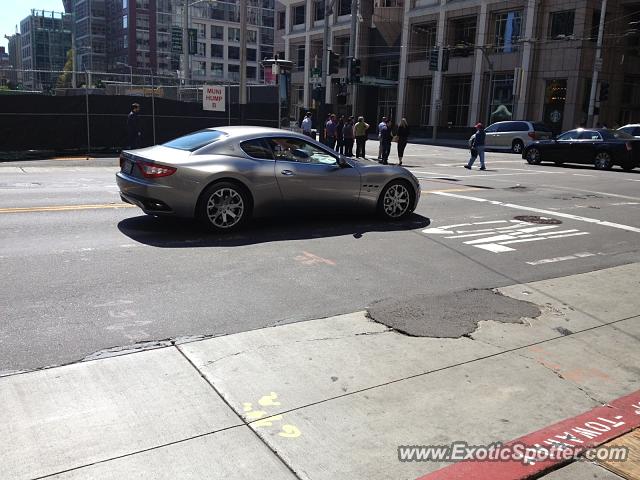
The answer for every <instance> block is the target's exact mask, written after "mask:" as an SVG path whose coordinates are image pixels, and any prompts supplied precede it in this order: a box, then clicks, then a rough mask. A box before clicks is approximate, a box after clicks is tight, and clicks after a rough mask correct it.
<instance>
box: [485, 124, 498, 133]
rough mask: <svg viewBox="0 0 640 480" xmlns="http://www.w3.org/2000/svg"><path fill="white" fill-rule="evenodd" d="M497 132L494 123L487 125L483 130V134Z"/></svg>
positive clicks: (496, 126)
mask: <svg viewBox="0 0 640 480" xmlns="http://www.w3.org/2000/svg"><path fill="white" fill-rule="evenodd" d="M497 131H498V125H496V124H495V123H494V124H493V125H489V126H488V127H487V128H485V129H484V133H496V132H497Z"/></svg>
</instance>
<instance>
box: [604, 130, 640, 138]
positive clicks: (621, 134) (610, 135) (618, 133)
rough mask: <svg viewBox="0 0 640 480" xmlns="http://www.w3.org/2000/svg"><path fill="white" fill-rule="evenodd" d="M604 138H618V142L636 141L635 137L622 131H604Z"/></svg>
mask: <svg viewBox="0 0 640 480" xmlns="http://www.w3.org/2000/svg"><path fill="white" fill-rule="evenodd" d="M602 136H603V137H604V138H606V139H612V138H617V139H618V140H634V139H635V137H634V136H633V135H629V134H628V133H626V132H623V131H621V130H603V131H602Z"/></svg>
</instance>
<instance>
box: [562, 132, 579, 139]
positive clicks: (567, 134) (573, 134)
mask: <svg viewBox="0 0 640 480" xmlns="http://www.w3.org/2000/svg"><path fill="white" fill-rule="evenodd" d="M578 135H579V133H578V130H569V131H568V132H565V133H563V134H562V135H560V136H559V137H558V140H577V139H578Z"/></svg>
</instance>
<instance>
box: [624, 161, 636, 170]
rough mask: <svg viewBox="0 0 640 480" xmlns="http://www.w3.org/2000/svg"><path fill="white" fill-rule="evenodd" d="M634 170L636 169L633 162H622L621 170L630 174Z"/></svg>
mask: <svg viewBox="0 0 640 480" xmlns="http://www.w3.org/2000/svg"><path fill="white" fill-rule="evenodd" d="M634 168H636V165H635V163H633V162H624V163H623V164H622V169H623V170H624V171H625V172H630V171H631V170H633V169H634Z"/></svg>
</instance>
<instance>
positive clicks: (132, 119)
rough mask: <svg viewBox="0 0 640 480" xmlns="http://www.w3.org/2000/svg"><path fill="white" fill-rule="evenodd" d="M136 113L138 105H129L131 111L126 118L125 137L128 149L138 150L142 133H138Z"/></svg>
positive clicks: (138, 108) (138, 125)
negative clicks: (127, 139)
mask: <svg viewBox="0 0 640 480" xmlns="http://www.w3.org/2000/svg"><path fill="white" fill-rule="evenodd" d="M138 112H140V105H139V104H138V103H132V104H131V111H130V112H129V116H128V117H127V137H128V138H129V148H132V149H133V148H140V141H141V140H142V132H141V131H140V124H139V122H138Z"/></svg>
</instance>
